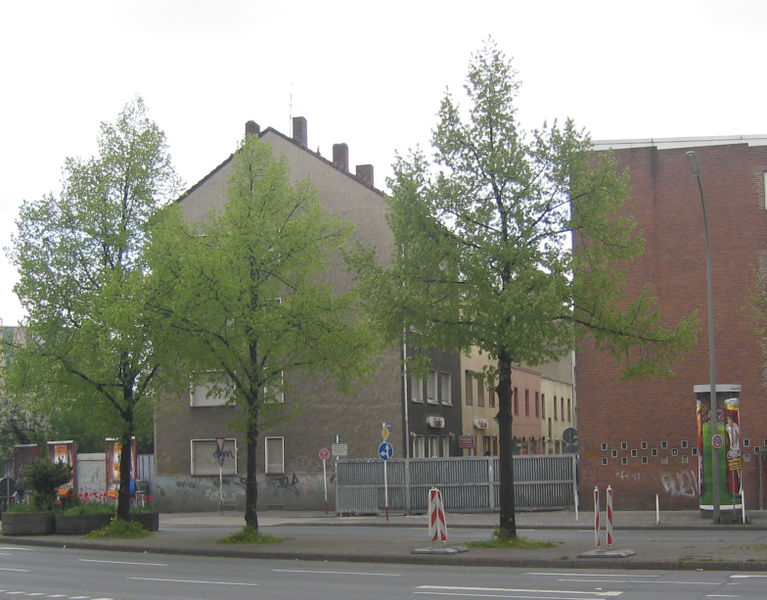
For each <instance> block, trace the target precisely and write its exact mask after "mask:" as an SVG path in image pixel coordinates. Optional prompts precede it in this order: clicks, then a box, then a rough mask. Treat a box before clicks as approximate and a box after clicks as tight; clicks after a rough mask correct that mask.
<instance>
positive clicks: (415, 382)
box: [410, 375, 423, 402]
mask: <svg viewBox="0 0 767 600" xmlns="http://www.w3.org/2000/svg"><path fill="white" fill-rule="evenodd" d="M410 398H411V399H412V400H413V402H423V379H421V378H420V377H416V376H415V375H411V376H410Z"/></svg>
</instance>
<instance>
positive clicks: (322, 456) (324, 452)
mask: <svg viewBox="0 0 767 600" xmlns="http://www.w3.org/2000/svg"><path fill="white" fill-rule="evenodd" d="M319 456H320V459H321V460H322V485H323V487H324V489H325V514H328V469H327V464H328V459H329V458H330V450H328V449H327V448H323V449H322V450H320V452H319Z"/></svg>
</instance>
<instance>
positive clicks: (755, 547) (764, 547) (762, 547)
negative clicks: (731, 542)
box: [741, 544, 767, 552]
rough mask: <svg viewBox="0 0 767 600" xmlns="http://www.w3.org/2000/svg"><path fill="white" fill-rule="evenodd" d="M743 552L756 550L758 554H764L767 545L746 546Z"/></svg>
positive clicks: (743, 547) (742, 547)
mask: <svg viewBox="0 0 767 600" xmlns="http://www.w3.org/2000/svg"><path fill="white" fill-rule="evenodd" d="M741 549H742V550H756V551H757V552H764V551H765V550H767V544H746V545H745V546H741Z"/></svg>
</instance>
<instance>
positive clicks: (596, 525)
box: [594, 486, 602, 550]
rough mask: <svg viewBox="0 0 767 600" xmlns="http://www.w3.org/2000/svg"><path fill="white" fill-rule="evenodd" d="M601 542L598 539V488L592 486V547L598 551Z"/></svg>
mask: <svg viewBox="0 0 767 600" xmlns="http://www.w3.org/2000/svg"><path fill="white" fill-rule="evenodd" d="M601 545H602V542H601V540H600V538H599V488H598V487H597V486H594V547H595V548H596V549H597V550H599V548H600V546H601Z"/></svg>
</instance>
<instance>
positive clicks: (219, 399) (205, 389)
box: [189, 371, 231, 406]
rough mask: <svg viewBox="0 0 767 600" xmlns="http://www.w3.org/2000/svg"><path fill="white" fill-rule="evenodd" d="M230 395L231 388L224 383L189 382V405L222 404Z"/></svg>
mask: <svg viewBox="0 0 767 600" xmlns="http://www.w3.org/2000/svg"><path fill="white" fill-rule="evenodd" d="M211 373H213V372H212V371H211ZM212 378H213V377H212V376H211V379H212ZM215 388H217V389H215ZM230 396H231V388H230V386H228V385H226V384H223V385H222V384H220V383H218V384H214V383H212V382H211V381H203V382H202V383H199V384H196V385H195V383H194V382H193V381H190V382H189V406H223V405H225V404H226V402H227V400H228V399H229V397H230Z"/></svg>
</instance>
